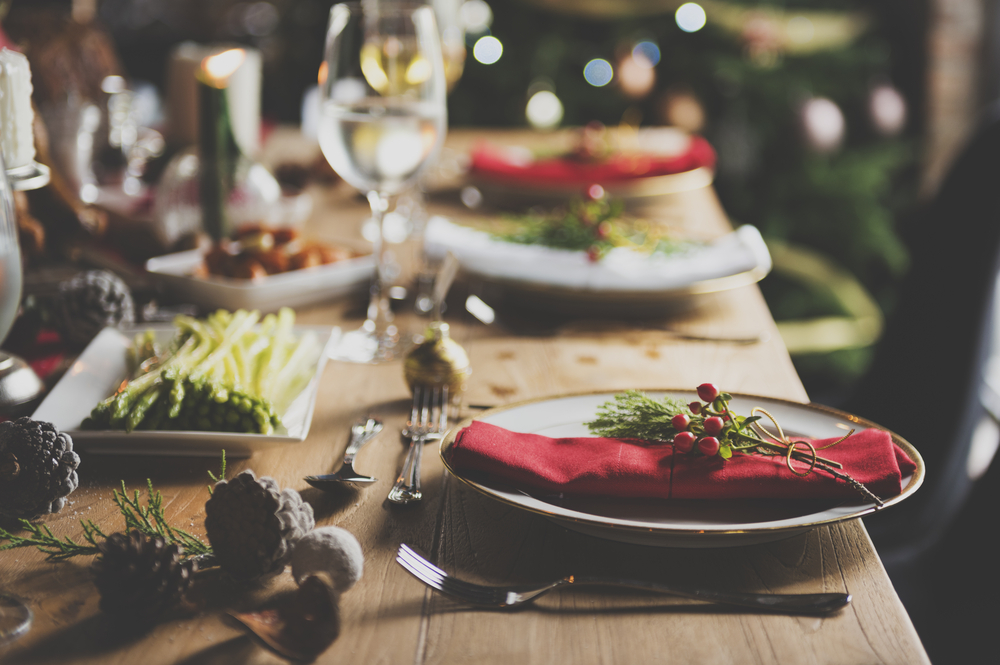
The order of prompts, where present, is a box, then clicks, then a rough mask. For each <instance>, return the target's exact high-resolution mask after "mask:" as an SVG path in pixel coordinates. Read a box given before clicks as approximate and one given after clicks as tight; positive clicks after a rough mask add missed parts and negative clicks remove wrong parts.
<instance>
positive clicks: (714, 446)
mask: <svg viewBox="0 0 1000 665" xmlns="http://www.w3.org/2000/svg"><path fill="white" fill-rule="evenodd" d="M698 451H699V452H701V454H702V455H708V456H709V457H711V456H712V455H715V454H716V453H718V452H719V440H718V439H716V438H715V437H714V436H706V437H705V438H704V439H701V440H699V441H698Z"/></svg>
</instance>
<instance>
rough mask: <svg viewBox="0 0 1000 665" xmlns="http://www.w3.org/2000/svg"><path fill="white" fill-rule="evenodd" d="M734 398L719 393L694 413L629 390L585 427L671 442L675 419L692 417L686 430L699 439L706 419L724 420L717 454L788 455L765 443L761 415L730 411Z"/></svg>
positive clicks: (671, 399) (683, 405) (685, 406)
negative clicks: (760, 431) (756, 428)
mask: <svg viewBox="0 0 1000 665" xmlns="http://www.w3.org/2000/svg"><path fill="white" fill-rule="evenodd" d="M732 399H733V396H732V395H730V394H729V393H719V394H718V396H717V397H715V399H713V400H712V401H711V402H708V403H706V404H704V405H702V406H701V408H700V409H699V410H698V412H697V413H693V412H692V411H691V407H690V405H689V404H688V403H686V402H684V401H683V400H679V399H677V398H674V397H670V396H669V395H666V396H664V397H663V399H662V400H659V401H658V400H655V399H653V398H652V397H650V396H649V395H647V394H645V393H644V392H642V391H639V390H629V391H626V392H624V393H619V394H617V395H615V396H614V398H613V399H612V400H611V401H610V402H605V403H604V404H602V405H601V406H600V407H598V409H597V418H595V419H594V420H593V421H591V422H589V423H585V424H586V425H587V427H588V428H590V431H591V432H593V433H594V434H597V435H598V436H605V437H609V438H613V439H639V440H640V441H645V442H649V443H660V442H667V443H669V442H671V441H672V440H673V438H674V436H675V435H677V434H678V433H679V431H678V430H677V428H676V427H674V424H673V418H674V416H677V415H686V416H688V417H689V419H690V424H689V425H688V426H687V427H685V428H684V429H685V430H687V431H690V432H692V433H693V434H695V436H696V437H697V438H701V437H702V436H707V435H708V434H707V433H706V432H705V420H706V419H708V418H711V417H713V416H716V417H723V418H725V421H724V422H725V424H724V426H723V429H722V431H721V432H719V433H717V434H714V436H715V437H716V438H717V439H718V441H719V444H720V445H719V450H718V452H717V453H716V454H717V455H718V456H719V457H721V458H723V459H729V458H730V457H732V456H733V453H734V452H742V453H756V454H759V455H784V454H785V452H786V449H785V447H784V446H780V445H777V444H775V443H772V442H770V441H765V440H764V439H762V438H761V437H760V436H759V435H758V434H757V433H756V432H755V431H754V430H753V429H752V428H751V427H750V426H751V425H752V424H753V423H755V422H757V421H758V420H760V416H749V417H747V416H739V415H736V414H734V413H733V412H732V411H731V410H730V409H729V402H730V401H731V400H732ZM793 456H794V457H795V458H796V459H799V458H800V457H801V454H799V453H797V452H796V453H793Z"/></svg>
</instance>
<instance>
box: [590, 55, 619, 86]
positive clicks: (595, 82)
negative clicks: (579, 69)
mask: <svg viewBox="0 0 1000 665" xmlns="http://www.w3.org/2000/svg"><path fill="white" fill-rule="evenodd" d="M614 76H615V70H614V69H612V67H611V63H610V62H608V61H607V60H604V59H603V58H594V59H593V60H591V61H590V62H588V63H587V64H586V65H585V66H584V68H583V78H584V79H585V80H586V81H587V83H589V84H590V85H592V86H594V87H595V88H603V87H604V86H606V85H607V84H609V83H611V79H612V78H614Z"/></svg>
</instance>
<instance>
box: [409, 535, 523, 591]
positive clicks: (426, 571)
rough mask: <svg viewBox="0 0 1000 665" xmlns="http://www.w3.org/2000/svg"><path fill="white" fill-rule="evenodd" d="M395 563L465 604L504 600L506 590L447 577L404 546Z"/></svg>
mask: <svg viewBox="0 0 1000 665" xmlns="http://www.w3.org/2000/svg"><path fill="white" fill-rule="evenodd" d="M396 561H397V562H398V563H399V564H400V565H401V566H403V567H404V568H406V569H407V570H408V571H410V573H412V574H413V575H414V576H415V577H417V578H419V579H420V580H422V581H423V582H425V583H426V584H428V585H429V586H432V587H434V588H435V589H437V590H438V591H441V592H442V593H446V594H448V595H451V596H454V597H456V598H460V599H462V600H465V601H467V602H470V603H478V604H487V605H500V604H503V603H502V602H501V601H502V600H503V599H504V598H506V590H502V591H501V590H498V589H495V588H493V587H487V586H482V585H480V584H473V583H472V582H466V581H464V580H460V579H458V578H456V577H452V576H450V575H448V574H447V573H446V572H444V571H443V570H441V569H440V568H438V567H437V566H435V565H434V564H432V563H431V562H430V561H427V560H426V559H424V558H423V557H421V556H420V555H419V554H417V553H416V552H414V551H413V550H412V549H410V548H409V547H407V546H406V545H405V544H403V545H401V546H400V548H399V552H398V554H397V556H396Z"/></svg>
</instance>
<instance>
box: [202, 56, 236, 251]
mask: <svg viewBox="0 0 1000 665" xmlns="http://www.w3.org/2000/svg"><path fill="white" fill-rule="evenodd" d="M245 58H246V52H245V51H244V50H243V49H230V50H228V51H223V52H222V53H218V54H216V55H211V56H209V57H207V58H205V59H204V60H202V62H201V68H200V69H199V70H198V76H197V78H198V103H199V121H198V125H199V132H198V147H199V158H200V165H199V172H200V176H199V184H200V194H201V209H202V226H203V227H204V228H205V231H206V232H207V233H208V234H209V235H210V236H211V237H212V239H213V240H219V239H221V238H224V237H226V236H227V235H229V231H230V228H229V220H228V216H227V214H226V202H227V201H228V199H229V193H230V192H231V191H232V188H233V179H234V177H235V174H236V164H237V161H238V160H239V158H240V148H239V145H238V144H237V143H236V139H235V138H234V136H233V124H232V119H231V117H230V113H229V102H228V98H227V95H226V90H227V88H228V85H229V78H230V77H231V76H232V75H233V72H235V71H236V70H237V69H239V67H240V65H242V64H243V60H244V59H245Z"/></svg>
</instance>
